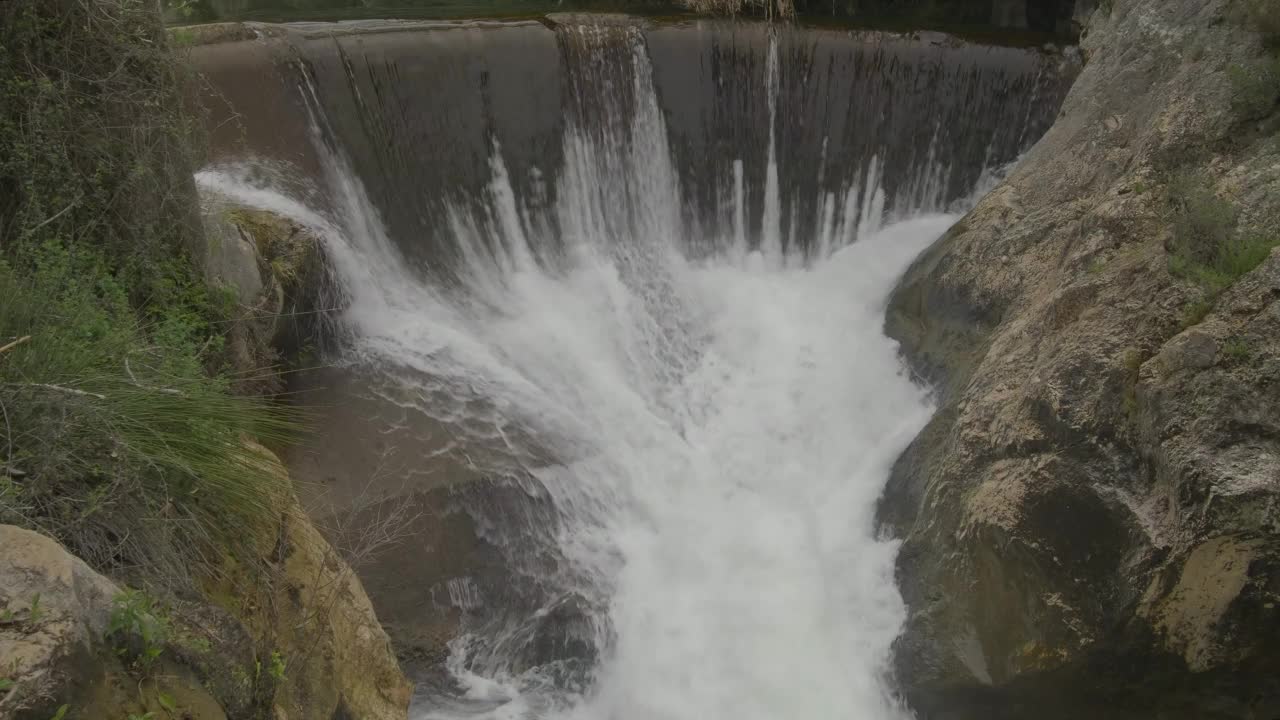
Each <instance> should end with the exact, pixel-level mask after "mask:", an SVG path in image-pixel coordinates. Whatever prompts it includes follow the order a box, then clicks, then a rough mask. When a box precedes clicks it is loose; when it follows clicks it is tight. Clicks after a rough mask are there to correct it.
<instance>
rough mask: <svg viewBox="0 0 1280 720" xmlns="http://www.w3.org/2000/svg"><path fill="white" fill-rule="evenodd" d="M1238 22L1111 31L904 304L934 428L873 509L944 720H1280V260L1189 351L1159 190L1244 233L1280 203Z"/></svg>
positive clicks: (918, 681) (1201, 328)
mask: <svg viewBox="0 0 1280 720" xmlns="http://www.w3.org/2000/svg"><path fill="white" fill-rule="evenodd" d="M1232 8H1233V6H1232V4H1231V3H1228V2H1218V1H1215V2H1198V1H1192V0H1172V1H1171V0H1127V1H1126V0H1118V1H1117V2H1115V3H1114V4H1113V5H1112V7H1111V8H1109V9H1108V10H1099V11H1098V12H1097V13H1096V14H1095V15H1094V16H1093V20H1092V24H1091V26H1090V31H1089V33H1088V35H1087V37H1086V39H1085V42H1084V50H1085V53H1086V55H1087V56H1088V58H1089V61H1088V64H1087V65H1086V68H1085V70H1084V72H1083V73H1082V74H1081V76H1080V78H1079V80H1078V81H1077V84H1076V85H1075V87H1074V88H1073V90H1072V92H1071V94H1070V96H1069V97H1068V99H1067V101H1066V103H1065V105H1064V107H1063V111H1062V115H1061V116H1060V118H1059V120H1058V122H1057V123H1056V124H1055V126H1054V127H1053V129H1051V130H1050V131H1049V133H1048V134H1046V135H1045V137H1044V138H1043V139H1042V141H1041V142H1040V143H1039V144H1038V145H1037V146H1036V147H1035V148H1034V149H1033V150H1032V151H1031V152H1030V153H1029V154H1028V156H1027V158H1026V159H1025V160H1024V162H1023V163H1022V164H1021V165H1020V166H1019V167H1018V168H1017V169H1016V170H1015V171H1014V172H1013V173H1012V174H1011V175H1010V177H1009V178H1008V179H1007V181H1006V182H1005V183H1004V184H1003V185H1002V186H1001V187H999V188H997V189H996V190H995V191H994V192H992V193H991V194H990V195H989V196H988V197H986V198H985V199H984V200H983V201H982V202H980V203H979V204H978V206H977V207H976V208H975V209H974V210H973V212H971V213H970V214H969V215H968V216H967V217H965V218H964V219H963V220H961V221H960V222H959V223H957V225H956V226H955V227H954V228H953V229H952V230H951V231H950V232H949V233H948V234H947V235H946V236H945V237H944V238H943V239H942V240H940V241H939V242H938V243H937V244H936V245H935V246H934V247H932V248H930V249H929V250H928V251H926V252H925V253H924V255H923V256H922V257H921V258H920V259H919V260H918V261H917V262H916V263H915V264H914V265H913V266H912V268H911V269H910V270H909V271H908V272H907V274H906V276H905V277H904V278H903V280H902V282H901V284H900V286H899V287H898V289H897V290H896V292H895V294H894V297H893V299H892V301H891V305H890V310H889V320H888V330H889V332H890V333H891V334H892V335H893V336H894V337H896V338H898V339H899V340H900V341H901V342H902V343H903V349H904V352H905V354H906V356H907V357H908V359H909V360H910V361H911V363H912V365H913V366H914V367H915V368H916V370H917V372H918V373H919V374H920V375H922V376H924V377H926V378H928V379H929V380H931V381H933V382H934V383H936V387H937V388H938V394H939V398H940V400H941V403H942V404H941V407H940V410H939V412H938V413H937V415H936V416H935V417H934V419H933V420H932V422H931V423H930V424H929V426H928V427H927V428H926V429H925V430H924V432H923V433H922V434H921V436H920V437H919V438H917V440H916V442H915V443H913V445H912V446H911V447H910V448H909V449H908V451H907V452H906V453H905V454H904V456H903V457H902V458H901V459H900V460H899V462H898V464H897V466H896V467H895V470H894V473H893V476H892V478H891V480H890V485H889V488H888V489H887V491H886V495H885V499H884V501H883V503H882V507H881V517H882V519H883V520H884V522H885V523H886V524H887V525H888V526H889V527H890V528H892V529H895V530H897V531H898V532H899V533H900V534H901V535H902V536H903V537H904V545H903V548H902V552H901V554H900V559H899V568H898V570H899V581H900V585H901V587H902V590H903V594H904V597H905V598H906V600H907V603H908V605H909V608H910V616H909V619H908V622H907V626H906V630H905V633H904V635H903V636H902V638H901V639H900V641H899V643H898V647H897V654H896V665H897V673H898V678H899V681H900V683H901V684H902V686H903V688H904V691H905V692H906V694H907V695H908V697H909V698H910V699H911V700H912V701H913V703H914V704H915V705H916V706H917V708H918V709H919V710H920V711H921V713H920V714H921V715H922V716H923V717H925V718H941V717H947V718H970V717H973V718H978V717H981V718H999V717H1009V718H1021V717H1027V716H1029V714H1030V713H1032V712H1034V714H1035V715H1036V716H1037V717H1064V718H1065V717H1116V718H1150V717H1157V716H1158V717H1167V718H1183V717H1187V718H1190V717H1196V718H1204V717H1209V718H1213V717H1270V716H1272V715H1275V714H1277V713H1280V654H1278V653H1276V652H1275V651H1274V648H1275V647H1277V646H1278V645H1277V643H1280V616H1277V615H1276V612H1277V611H1276V601H1277V599H1278V598H1280V594H1277V591H1278V590H1280V579H1278V578H1277V576H1278V573H1277V570H1280V568H1278V567H1277V565H1278V564H1280V542H1278V541H1277V537H1278V535H1277V518H1278V517H1280V515H1278V514H1277V513H1278V511H1280V507H1278V504H1280V424H1278V421H1277V418H1280V375H1277V370H1278V369H1280V342H1278V341H1277V338H1280V324H1277V318H1280V306H1278V305H1277V302H1278V301H1280V292H1277V291H1276V288H1277V287H1278V282H1280V276H1277V273H1278V272H1280V254H1273V255H1272V256H1271V257H1270V258H1269V259H1268V260H1267V261H1266V262H1264V263H1263V264H1262V265H1261V266H1260V267H1258V268H1257V269H1256V270H1254V271H1253V272H1251V273H1249V274H1248V275H1245V276H1244V277H1243V278H1241V279H1239V280H1238V281H1237V282H1236V283H1235V284H1234V285H1233V286H1232V288H1231V289H1229V290H1228V291H1227V292H1226V293H1224V294H1223V295H1222V296H1221V297H1218V298H1216V300H1214V302H1213V307H1212V310H1211V311H1210V312H1209V313H1208V315H1207V316H1205V317H1204V318H1203V319H1202V320H1199V321H1198V322H1196V323H1195V324H1194V325H1193V326H1192V327H1186V323H1187V322H1188V320H1187V313H1185V312H1184V308H1186V307H1187V306H1188V305H1189V304H1191V303H1193V302H1199V301H1202V300H1203V298H1204V291H1203V290H1202V289H1201V288H1199V287H1197V286H1196V285H1195V283H1193V282H1191V281H1189V280H1186V279H1183V278H1180V277H1177V276H1174V275H1172V274H1171V273H1170V270H1169V250H1168V249H1167V247H1166V245H1167V240H1168V239H1169V238H1170V237H1171V235H1172V233H1173V230H1174V228H1172V227H1171V225H1170V222H1171V217H1170V214H1169V213H1168V212H1167V210H1166V206H1165V205H1164V204H1163V203H1164V202H1165V201H1164V200H1163V195H1162V190H1161V189H1160V188H1161V187H1162V183H1164V182H1165V181H1166V180H1167V178H1169V177H1171V176H1172V175H1173V174H1175V173H1177V172H1180V171H1183V170H1184V169H1185V168H1188V167H1190V168H1195V169H1199V170H1200V171H1202V172H1205V173H1207V176H1208V177H1210V178H1211V179H1212V180H1213V182H1215V183H1217V187H1216V191H1217V192H1218V194H1219V195H1222V196H1226V197H1230V198H1232V199H1234V200H1235V201H1236V202H1238V203H1239V204H1240V206H1241V207H1244V208H1250V209H1249V210H1247V211H1245V213H1244V215H1242V217H1243V218H1244V222H1245V223H1246V226H1245V227H1244V228H1243V229H1246V230H1247V223H1248V222H1263V224H1264V225H1265V220H1263V218H1265V217H1270V215H1267V214H1266V213H1263V212H1261V211H1260V210H1257V209H1258V208H1262V207H1263V206H1264V204H1265V203H1264V200H1265V198H1268V197H1276V196H1277V195H1278V194H1280V164H1278V163H1277V159H1278V158H1277V150H1276V148H1275V147H1274V145H1273V144H1268V143H1267V141H1266V140H1265V139H1260V140H1259V141H1258V142H1256V143H1253V144H1251V142H1252V141H1251V140H1249V139H1248V137H1249V136H1248V132H1249V131H1248V130H1247V129H1243V128H1242V127H1241V126H1240V125H1239V124H1238V122H1237V120H1236V119H1235V118H1234V117H1233V116H1232V114H1231V99H1230V93H1231V84H1230V82H1229V81H1228V80H1227V78H1226V76H1225V73H1226V68H1227V67H1229V66H1230V65H1231V64H1233V63H1244V62H1249V61H1251V59H1252V58H1253V57H1254V56H1255V55H1256V54H1257V53H1258V52H1259V48H1258V46H1257V45H1256V44H1254V43H1255V42H1256V41H1255V40H1254V39H1253V38H1251V37H1250V36H1249V35H1248V34H1247V33H1246V32H1244V31H1242V29H1241V28H1240V27H1239V26H1238V25H1237V22H1238V20H1237V19H1235V18H1237V15H1235V14H1234V13H1233V9H1232ZM1242 133H1243V135H1244V137H1245V139H1244V140H1241V139H1240V135H1241V134H1242ZM1006 258H1007V261H1006ZM1268 648H1271V649H1270V650H1268Z"/></svg>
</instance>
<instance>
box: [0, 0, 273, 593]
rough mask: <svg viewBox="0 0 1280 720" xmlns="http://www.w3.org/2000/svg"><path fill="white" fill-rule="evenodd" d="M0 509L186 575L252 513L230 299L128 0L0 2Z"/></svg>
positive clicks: (115, 558) (260, 479)
mask: <svg viewBox="0 0 1280 720" xmlns="http://www.w3.org/2000/svg"><path fill="white" fill-rule="evenodd" d="M0 48H2V51H0V198H3V200H0V346H5V348H6V349H5V350H4V351H3V353H0V408H3V417H0V522H8V523H14V524H19V525H22V526H26V527H31V528H35V529H39V530H41V531H42V532H45V533H47V534H49V535H52V536H53V537H56V538H58V539H59V540H60V541H62V542H63V543H64V544H66V545H67V547H68V548H70V549H71V550H72V551H73V552H75V553H76V554H78V555H80V556H82V557H84V558H86V559H87V560H89V561H90V563H91V564H93V565H94V566H95V567H98V568H101V569H107V570H116V571H119V570H126V569H137V568H142V569H145V571H146V572H148V573H153V574H160V575H163V576H164V577H165V578H166V579H167V580H170V581H181V580H183V579H184V578H187V577H188V576H189V574H190V571H191V569H192V568H193V567H199V566H200V562H199V561H201V560H202V559H203V558H204V557H205V556H206V555H207V554H208V553H209V552H210V550H209V548H210V547H211V544H212V543H213V541H216V540H218V539H221V538H225V537H228V536H230V535H232V534H234V533H235V532H236V530H237V528H238V527H239V526H240V524H241V523H242V522H243V521H245V520H246V519H248V518H251V517H253V516H260V515H261V514H262V513H263V512H265V511H266V510H267V508H268V503H267V502H266V501H265V500H264V498H265V496H266V495H265V494H266V493H267V492H269V490H270V488H271V485H272V483H274V482H276V481H275V479H274V476H273V475H272V474H270V473H268V472H265V471H263V470H262V469H261V463H260V461H259V460H258V459H257V458H256V456H254V455H253V454H252V453H251V452H249V451H247V450H246V449H245V446H244V445H243V442H242V440H241V439H242V437H243V436H245V435H252V436H255V437H258V438H265V439H272V438H281V437H284V436H285V435H286V434H287V433H289V432H290V430H291V429H292V427H293V423H292V421H291V419H290V416H289V414H288V413H287V412H285V411H282V410H281V409H279V408H273V407H271V406H269V405H266V404H264V403H262V402H260V401H258V400H254V399H249V398H243V397H236V396H233V395H231V394H229V393H228V387H229V385H230V383H231V382H232V380H233V379H234V378H231V377H229V375H228V373H227V372H226V371H225V362H224V359H223V334H224V330H225V328H224V326H225V324H226V321H227V319H228V318H230V317H231V316H232V314H233V311H234V308H233V307H232V305H233V303H232V302H231V301H230V299H229V298H228V296H227V294H226V293H225V292H223V291H220V290H218V289H214V288H210V287H209V286H207V285H206V283H205V282H204V280H203V278H202V276H201V273H200V268H199V266H198V264H197V263H196V262H195V261H194V260H193V258H194V257H195V256H196V254H197V252H198V248H199V247H200V244H201V243H202V242H203V236H202V230H201V225H200V220H199V214H198V207H197V203H196V196H195V190H194V185H193V182H192V179H191V170H192V166H193V163H194V162H195V161H196V160H197V159H198V148H199V147H200V146H199V142H198V141H199V137H200V136H199V132H198V131H197V129H196V128H197V127H198V119H197V118H193V117H190V116H189V114H187V113H185V112H184V111H183V105H184V104H183V96H182V92H183V88H184V82H185V78H184V77H183V75H182V72H183V71H182V69H181V68H182V64H181V63H177V62H174V59H173V56H172V55H171V54H170V52H169V50H168V48H167V46H166V40H165V35H164V33H163V32H162V31H161V29H160V26H159V23H158V22H157V17H156V14H155V5H154V4H153V3H150V2H147V1H146V0H56V1H53V2H35V1H33V0H20V1H18V2H12V3H6V4H5V5H4V6H3V7H0Z"/></svg>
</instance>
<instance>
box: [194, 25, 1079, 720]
mask: <svg viewBox="0 0 1280 720" xmlns="http://www.w3.org/2000/svg"><path fill="white" fill-rule="evenodd" d="M272 35H273V39H272V40H271V41H270V42H267V41H256V42H254V43H247V44H246V43H241V44H237V45H238V47H237V46H235V45H233V46H217V47H212V48H209V49H207V50H204V51H201V52H203V53H204V55H203V57H200V58H198V59H199V61H200V62H202V63H203V64H204V66H205V68H206V72H207V74H208V77H209V78H210V80H211V84H212V85H213V86H214V87H216V88H217V89H218V93H217V97H218V99H219V102H220V103H222V104H221V105H218V107H220V108H222V110H215V115H217V114H218V113H219V112H221V113H223V114H224V115H225V117H223V118H218V117H215V118H214V122H213V123H212V126H213V127H214V128H215V131H214V135H215V148H216V152H215V156H214V158H213V161H212V162H211V164H210V166H209V167H208V168H206V169H205V170H204V171H202V172H201V173H200V175H199V181H200V184H201V186H202V188H203V189H204V191H205V192H206V193H208V194H210V195H215V196H220V197H223V198H228V199H231V200H233V201H234V202H237V203H240V204H245V205H250V206H255V207H260V208H264V209H268V210H271V211H273V212H276V213H278V214H281V215H284V216H287V217H289V218H291V219H292V220H294V221H295V222H297V223H299V224H300V225H302V226H304V227H306V228H308V229H309V230H310V231H312V232H313V233H314V234H316V235H317V236H319V237H321V238H322V239H323V240H324V243H325V248H326V252H327V254H328V257H329V259H330V262H331V264H332V269H333V275H334V286H335V287H334V288H333V292H334V293H335V295H336V296H340V297H341V306H342V310H341V313H340V314H338V316H337V317H336V318H335V321H334V322H335V326H334V328H333V331H332V343H331V346H330V347H328V348H327V350H326V353H327V357H326V359H327V364H329V365H330V366H331V367H330V368H329V370H327V371H326V372H327V373H328V375H327V376H326V377H327V379H326V383H325V384H326V386H327V388H328V389H327V392H328V393H329V394H328V395H327V396H326V400H325V403H324V404H326V406H327V407H329V408H331V410H330V411H329V412H328V414H327V415H326V416H325V418H326V419H325V422H326V423H327V427H326V428H325V429H324V430H325V433H326V434H325V435H324V437H325V438H326V439H325V440H323V441H320V442H317V443H315V445H314V446H313V447H311V448H310V451H309V454H307V455H306V457H305V458H302V459H299V460H297V466H298V467H300V468H303V470H302V471H301V472H303V474H306V472H307V471H306V469H305V468H308V467H309V468H311V471H312V474H322V475H334V476H344V477H345V476H346V475H353V474H354V475H359V474H364V475H365V476H372V472H371V471H368V468H369V467H371V466H372V465H373V464H375V463H374V458H375V457H376V458H377V459H379V460H381V459H385V458H386V457H387V455H388V454H391V455H393V456H394V463H393V465H394V467H393V469H392V471H391V472H390V473H389V474H380V475H378V477H379V478H380V479H379V480H378V487H375V488H374V491H375V492H378V493H381V497H383V498H385V499H386V501H387V502H393V503H411V502H414V500H413V498H415V497H419V496H422V495H424V494H429V493H437V494H440V493H444V495H443V497H445V498H446V499H445V500H441V501H438V502H437V504H436V505H435V506H433V507H437V508H443V509H442V510H441V511H440V512H439V513H438V514H437V515H433V516H432V517H430V518H427V520H426V521H421V522H420V523H419V525H422V524H423V523H424V522H425V523H426V524H428V525H430V524H431V523H435V526H438V527H443V526H445V525H447V524H448V523H452V522H454V519H456V516H460V515H465V516H466V518H467V526H466V527H467V530H466V532H468V533H470V535H468V538H471V537H474V543H475V546H476V547H480V548H482V549H480V550H476V549H474V548H472V547H471V545H467V547H466V549H457V547H456V542H455V543H454V546H450V545H449V543H450V542H453V541H450V540H449V539H448V538H447V537H446V536H445V535H442V534H441V532H440V531H439V530H438V527H437V528H436V529H431V528H426V529H422V528H419V529H420V530H421V532H420V535H421V537H420V538H419V539H418V540H414V539H413V538H412V537H410V538H409V539H404V538H400V539H399V540H398V544H397V546H396V547H393V548H392V549H390V550H389V551H386V552H384V553H383V554H382V555H381V556H380V557H379V559H378V561H377V563H378V569H377V570H374V571H370V577H366V583H367V584H368V586H369V587H370V593H371V595H372V597H373V600H374V602H375V604H376V605H378V606H379V613H380V615H382V616H383V617H384V619H388V618H390V620H389V624H390V625H391V631H392V634H393V636H395V635H396V626H397V623H402V624H403V625H404V626H405V627H412V626H414V622H413V614H414V613H415V612H416V613H419V614H421V615H423V616H427V615H431V616H432V617H437V616H441V617H443V616H448V617H449V618H450V621H449V622H447V623H442V624H439V625H433V627H443V628H447V634H448V635H449V638H448V639H449V642H448V652H447V654H446V655H445V656H443V657H437V658H425V659H424V658H419V659H420V660H421V662H418V663H416V664H415V666H414V667H416V668H417V670H418V678H417V679H418V680H419V681H420V685H419V692H418V697H417V698H416V700H415V704H414V709H413V713H414V715H413V717H415V718H421V719H425V718H463V717H480V718H591V719H605V718H608V719H611V720H612V719H616V720H677V719H683V718H688V719H690V720H694V719H703V718H734V719H737V720H747V719H751V718H761V719H763V718H780V717H786V718H814V719H817V718H824V719H825V718H866V719H868V720H871V719H875V720H891V719H897V718H907V717H910V710H909V708H907V707H905V706H904V704H903V703H902V701H901V700H900V699H899V698H898V697H897V695H896V692H895V690H894V687H895V686H894V680H893V678H892V677H890V676H889V675H888V667H889V657H890V652H891V648H892V643H893V641H894V639H895V637H896V636H897V633H898V631H899V628H900V626H901V624H902V622H903V620H904V617H905V609H904V607H903V604H902V601H901V599H900V597H899V595H898V592H897V589H896V587H895V584H894V578H893V567H894V556H895V552H896V544H895V542H893V541H892V540H891V539H887V538H883V537H881V536H880V535H879V534H878V532H877V528H876V527H875V522H874V509H875V504H876V501H877V499H878V498H879V496H880V494H881V492H882V491H883V488H884V484H885V481H886V477H887V474H888V470H889V467H890V465H891V464H892V462H893V461H894V459H895V458H896V457H897V456H898V454H899V453H900V452H901V451H902V449H903V448H904V447H905V446H906V444H907V443H908V442H909V441H910V440H911V439H912V438H913V437H914V436H915V434H916V433H917V432H918V431H919V430H920V428H921V427H923V425H924V423H925V422H926V421H927V420H928V418H929V416H930V414H931V412H932V406H931V404H930V399H929V396H928V393H927V390H926V389H924V388H922V387H920V386H918V385H917V384H915V383H913V382H912V378H910V377H909V376H908V374H907V372H906V371H905V369H904V368H903V366H902V364H901V362H900V361H899V359H898V357H897V352H896V347H895V345H894V344H893V343H892V342H891V341H890V340H888V339H887V338H886V337H885V336H884V334H883V332H882V326H883V308H884V303H885V300H886V297H887V295H888V293H889V291H890V290H891V288H892V287H893V284H894V282H895V280H896V279H897V278H898V277H899V276H900V274H901V273H902V272H903V270H904V269H905V268H906V266H907V265H908V264H909V263H910V261H911V260H912V258H913V257H914V256H915V255H916V254H918V253H919V252H920V251H921V250H923V249H924V248H925V247H927V246H928V244H929V243H931V242H932V241H933V240H935V239H937V238H938V237H939V236H940V235H941V234H942V233H943V232H945V231H946V229H947V228H948V227H949V226H950V225H951V224H952V223H953V222H954V221H955V220H956V219H957V218H958V213H961V212H963V211H964V210H965V209H966V208H967V207H969V206H970V204H971V203H972V202H973V201H974V199H975V198H976V197H978V196H980V194H981V193H982V192H984V191H985V190H986V189H988V188H989V187H990V186H991V184H992V183H993V182H994V180H995V179H996V178H998V177H999V175H1000V173H1001V172H1002V171H1003V170H1004V169H1005V168H1007V167H1008V166H1009V164H1010V163H1013V162H1015V161H1016V159H1017V158H1018V156H1019V154H1020V153H1021V152H1023V151H1024V150H1025V149H1026V148H1028V147H1029V146H1030V144H1032V143H1034V141H1035V140H1036V139H1037V138H1038V137H1039V136H1040V134H1041V133H1042V132H1043V131H1044V130H1045V129H1046V128H1047V127H1048V125H1049V123H1050V122H1051V121H1052V119H1053V118H1054V116H1055V114H1056V111H1057V107H1058V105H1059V104H1060V102H1061V99H1062V96H1063V94H1064V93H1065V90H1066V88H1067V86H1068V84H1069V82H1070V79H1071V74H1072V72H1073V70H1072V68H1073V64H1072V61H1071V59H1070V56H1069V54H1066V55H1064V54H1062V53H1058V52H1044V51H1041V50H1037V49H1018V48H1004V47H991V46H981V45H974V44H969V43H965V42H961V41H958V40H956V39H954V38H951V37H948V36H943V35H937V34H928V33H926V34H909V35H892V34H883V33H870V32H859V31H834V30H812V29H802V28H776V27H775V28H771V27H769V26H767V25H764V24H752V23H720V22H693V23H680V24H669V25H664V24H660V23H659V24H654V23H640V22H638V21H635V20H632V19H629V18H622V17H612V16H586V17H564V18H552V19H550V20H547V21H546V22H539V23H534V22H528V23H519V22H516V23H448V24H441V23H425V24H424V23H375V24H361V23H355V24H342V25H318V24H316V25H305V24H304V25H295V26H286V27H284V28H283V29H280V28H277V29H274V30H273V32H272ZM255 77H256V80H257V82H255V83H250V82H248V79H249V78H255ZM232 109H234V111H232ZM233 117H235V118H237V119H238V122H237V123H230V122H228V120H230V119H231V118H233ZM229 127H234V128H235V130H234V132H233V131H231V130H228V129H227V128H229ZM320 469H323V472H320ZM443 476H449V478H447V479H442V477H443ZM332 482H334V483H336V485H338V486H342V485H343V484H344V483H345V482H347V480H344V479H343V478H342V477H339V478H337V479H336V480H333V481H332ZM335 492H336V493H337V494H339V495H341V494H342V492H343V491H342V490H341V489H339V490H337V491H335ZM424 538H425V539H424ZM468 542H470V540H468ZM446 546H449V547H453V548H454V549H453V550H442V548H445V547H446ZM459 557H467V558H475V561H474V562H455V560H456V559H457V558H459ZM433 622H434V621H433ZM442 632H444V631H442ZM410 634H411V633H410V632H409V631H408V630H405V631H404V636H405V637H408V635H410ZM406 642H407V641H406ZM410 644H412V643H410Z"/></svg>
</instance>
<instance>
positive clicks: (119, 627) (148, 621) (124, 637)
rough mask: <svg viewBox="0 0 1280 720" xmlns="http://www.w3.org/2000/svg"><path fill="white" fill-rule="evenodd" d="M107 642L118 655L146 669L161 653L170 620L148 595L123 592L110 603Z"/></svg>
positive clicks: (167, 637)
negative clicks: (109, 642) (108, 641)
mask: <svg viewBox="0 0 1280 720" xmlns="http://www.w3.org/2000/svg"><path fill="white" fill-rule="evenodd" d="M107 639H108V640H110V641H111V642H112V644H113V646H114V647H115V649H116V653H117V654H119V655H120V656H121V657H123V658H125V659H128V660H131V661H133V662H135V663H136V664H137V665H138V666H139V667H141V668H142V669H144V670H147V669H150V668H151V666H152V665H154V664H155V662H156V661H157V660H159V659H160V655H161V654H162V653H163V652H164V647H165V643H166V642H168V639H169V621H168V619H167V618H166V617H165V616H164V614H163V613H162V612H160V610H159V608H158V606H157V605H156V602H155V600H153V599H152V598H151V596H150V595H148V594H146V593H145V592H142V591H141V590H125V591H123V592H121V593H120V594H119V595H117V596H116V597H115V598H114V599H113V600H112V603H111V619H110V623H109V624H108V626H107Z"/></svg>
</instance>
